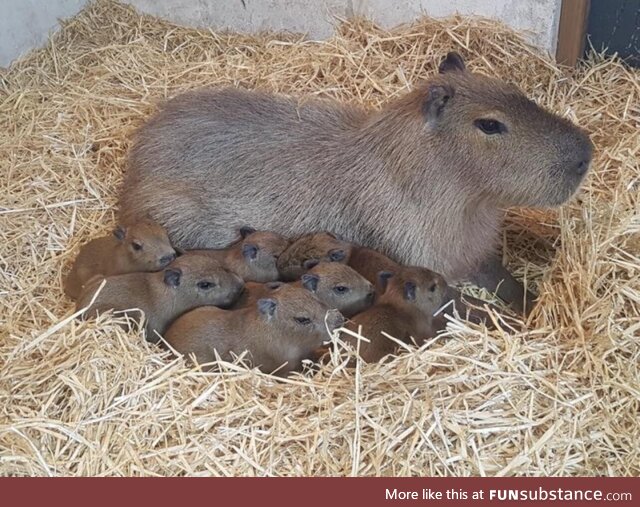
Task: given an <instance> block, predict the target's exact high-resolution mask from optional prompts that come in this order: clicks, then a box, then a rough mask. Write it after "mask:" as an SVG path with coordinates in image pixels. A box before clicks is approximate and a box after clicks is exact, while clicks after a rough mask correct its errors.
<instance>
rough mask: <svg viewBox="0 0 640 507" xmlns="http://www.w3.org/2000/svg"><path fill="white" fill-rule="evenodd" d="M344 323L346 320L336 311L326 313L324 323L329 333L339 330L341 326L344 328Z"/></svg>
mask: <svg viewBox="0 0 640 507" xmlns="http://www.w3.org/2000/svg"><path fill="white" fill-rule="evenodd" d="M345 322H346V319H345V318H344V316H343V315H342V314H341V313H340V312H339V311H338V310H329V311H328V312H327V317H326V323H327V327H328V328H329V331H331V332H332V333H333V332H334V331H335V330H336V329H340V328H341V327H342V326H344V323H345Z"/></svg>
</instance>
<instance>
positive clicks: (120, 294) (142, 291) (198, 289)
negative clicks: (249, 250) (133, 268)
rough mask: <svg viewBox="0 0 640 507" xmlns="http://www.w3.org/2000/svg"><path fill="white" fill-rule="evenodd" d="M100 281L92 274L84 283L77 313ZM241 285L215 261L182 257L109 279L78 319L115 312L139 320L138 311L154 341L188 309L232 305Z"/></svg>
mask: <svg viewBox="0 0 640 507" xmlns="http://www.w3.org/2000/svg"><path fill="white" fill-rule="evenodd" d="M103 279H104V278H103V277H101V276H95V277H93V278H92V279H91V280H89V282H87V284H86V286H85V288H84V289H83V291H82V293H81V294H80V297H79V298H78V302H77V305H76V309H77V310H80V309H82V308H84V307H86V306H89V304H90V303H91V300H92V299H93V297H94V294H95V293H96V290H97V289H98V288H99V287H100V285H101V283H102V281H103ZM243 285H244V284H243V282H242V280H241V279H240V277H239V276H238V275H236V274H235V273H232V272H231V271H229V270H227V269H226V268H224V267H223V266H222V265H220V263H219V262H218V261H216V260H215V259H211V258H209V257H207V256H202V255H197V254H186V255H182V256H180V257H178V258H177V259H176V260H175V261H174V262H172V263H171V264H170V265H169V267H167V268H166V269H165V270H164V271H160V272H156V273H128V274H124V275H115V276H110V277H107V278H106V284H105V286H104V287H103V289H102V291H100V293H99V294H98V296H97V298H96V300H95V302H94V303H93V304H92V305H91V306H90V307H89V308H88V309H87V311H86V312H85V313H84V314H83V316H82V317H83V318H87V317H92V316H95V315H96V314H98V313H104V312H106V311H109V310H116V311H122V312H124V313H126V314H127V315H129V316H130V317H132V318H133V319H134V320H136V321H139V319H140V311H139V310H142V312H144V314H145V317H146V327H145V330H146V336H147V340H149V341H152V342H157V341H158V340H159V338H158V336H157V335H156V334H155V332H154V331H156V332H157V333H159V334H161V335H162V334H163V333H164V331H165V330H166V328H167V326H168V325H169V323H171V322H172V321H173V320H174V319H175V318H177V317H178V316H179V315H181V314H183V313H185V312H187V311H189V310H192V309H194V308H197V307H199V306H203V305H217V306H223V307H229V306H231V305H232V304H233V302H234V301H235V300H236V299H237V298H238V296H239V295H240V292H241V291H242V287H243ZM134 309H137V310H134ZM125 310H132V311H126V312H125Z"/></svg>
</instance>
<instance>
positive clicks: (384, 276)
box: [377, 271, 393, 292]
mask: <svg viewBox="0 0 640 507" xmlns="http://www.w3.org/2000/svg"><path fill="white" fill-rule="evenodd" d="M392 276H393V273H392V272H391V271H379V272H378V276H377V279H378V286H379V287H380V290H381V291H382V292H384V291H385V290H387V282H389V278H391V277H392Z"/></svg>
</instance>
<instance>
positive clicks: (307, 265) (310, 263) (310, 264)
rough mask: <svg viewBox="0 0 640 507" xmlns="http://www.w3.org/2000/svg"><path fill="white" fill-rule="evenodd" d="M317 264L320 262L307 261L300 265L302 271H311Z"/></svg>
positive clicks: (314, 260)
mask: <svg viewBox="0 0 640 507" xmlns="http://www.w3.org/2000/svg"><path fill="white" fill-rule="evenodd" d="M318 264H320V261H319V260H318V259H307V260H306V261H304V262H303V263H302V267H303V268H304V269H311V268H315V267H316V266H317V265H318Z"/></svg>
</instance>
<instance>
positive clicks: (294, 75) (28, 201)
mask: <svg viewBox="0 0 640 507" xmlns="http://www.w3.org/2000/svg"><path fill="white" fill-rule="evenodd" d="M451 49H457V50H458V51H460V52H461V53H462V54H463V55H464V56H465V57H466V59H467V62H468V65H469V66H470V67H471V68H472V69H473V70H475V71H479V72H484V73H489V74H492V75H497V76H501V77H503V78H505V79H509V80H512V81H514V82H516V83H517V84H519V85H520V86H521V87H522V88H523V89H524V90H525V91H526V92H527V93H528V94H529V95H531V96H532V97H533V98H535V100H537V101H538V102H539V103H541V104H543V105H545V106H548V107H550V108H552V109H553V110H555V111H557V112H559V113H560V114H563V115H565V116H567V117H569V118H572V119H573V120H575V121H577V122H578V123H579V124H581V125H582V126H584V127H585V128H587V129H588V130H589V131H590V132H591V134H592V138H593V140H594V142H595V144H596V147H597V152H596V153H597V154H596V159H595V163H594V171H593V172H592V174H591V175H590V176H589V178H588V181H587V182H586V184H585V186H584V188H583V190H582V191H581V193H580V195H579V196H578V197H577V198H576V199H574V200H573V201H572V202H571V203H570V204H568V205H566V206H565V207H563V208H562V209H561V210H559V211H525V210H512V211H511V212H510V215H509V219H508V222H507V227H506V229H505V234H504V246H505V249H504V250H505V251H504V255H505V258H506V260H507V261H508V263H509V265H510V266H511V268H512V269H513V270H514V271H515V272H516V274H517V275H518V276H520V277H522V278H525V279H526V280H527V282H528V283H530V284H533V285H534V286H535V287H537V288H538V290H539V292H540V295H541V296H540V304H539V306H538V307H537V309H536V311H535V312H534V314H533V315H532V316H531V317H530V318H529V320H528V321H527V322H516V323H513V322H506V321H502V320H500V319H499V318H496V319H497V320H496V322H497V324H498V329H497V330H494V331H488V330H487V329H485V328H484V327H481V326H480V327H478V326H470V325H467V324H466V323H464V322H460V321H454V322H452V323H451V324H450V325H449V328H448V332H447V333H446V334H445V335H443V336H441V337H439V338H437V339H434V340H432V341H431V342H429V343H428V344H426V345H424V346H423V347H422V348H420V349H412V350H410V351H407V352H406V353H403V354H400V355H399V357H398V358H396V359H393V360H390V361H387V362H385V363H383V364H376V365H362V364H360V365H359V366H358V367H357V368H356V369H355V370H351V369H348V368H346V367H345V366H344V362H343V361H342V360H341V356H340V355H338V354H334V356H333V357H332V361H331V362H330V364H327V365H325V366H323V368H322V369H321V371H320V372H319V373H318V374H317V375H315V376H311V375H306V376H305V375H299V376H294V377H292V378H290V379H288V380H284V381H279V380H276V379H274V378H272V377H269V376H267V375H263V374H260V373H258V372H256V371H251V370H247V369H246V368H244V367H243V366H242V365H240V364H226V365H223V371H222V372H220V373H202V372H199V371H197V370H194V369H191V368H189V367H188V366H186V365H185V363H184V362H183V361H182V360H181V359H173V358H171V357H168V356H167V355H166V354H165V353H162V352H160V351H159V350H157V349H156V348H154V347H153V346H151V345H148V344H146V343H144V341H143V340H142V338H141V336H140V335H139V334H138V333H136V332H134V331H130V332H126V331H124V330H123V329H121V328H120V327H119V326H117V325H116V323H115V322H116V321H115V320H114V319H113V318H111V317H109V316H105V317H103V318H101V319H100V320H99V321H98V322H86V323H82V322H77V321H76V320H74V319H73V318H72V317H71V315H72V311H73V310H72V309H73V305H72V303H71V302H70V301H68V300H66V299H65V298H64V297H63V295H62V290H61V284H62V277H63V275H64V274H65V273H66V272H67V270H68V268H69V262H70V261H71V260H72V258H73V257H74V255H75V254H76V253H77V249H78V247H79V245H81V244H82V243H83V242H85V241H86V240H88V239H89V238H91V237H93V236H95V235H98V234H104V233H105V232H107V231H108V230H109V229H110V227H112V226H113V224H114V205H115V202H116V195H117V189H118V185H119V183H120V181H121V177H122V169H123V164H124V159H125V154H126V151H127V148H128V146H129V140H130V136H131V133H132V131H133V130H134V129H135V127H137V126H138V125H140V124H141V123H142V122H143V121H144V120H145V118H146V117H148V115H149V114H150V113H151V112H152V111H153V109H154V107H155V104H156V103H157V101H158V100H159V99H162V98H164V97H168V96H172V95H174V94H177V93H179V92H181V91H184V90H186V89H189V88H195V87H200V86H205V85H214V86H215V85H237V86H243V87H249V88H254V87H259V88H264V89H268V90H273V91H278V92H283V93H291V94H313V95H320V96H330V97H335V98H338V99H341V100H345V101H353V102H356V103H363V104H366V105H369V106H373V107H375V106H378V105H379V104H381V103H382V102H383V101H385V100H387V99H389V98H392V97H395V96H397V95H398V94H401V93H403V92H404V91H405V90H406V89H407V88H408V87H409V86H410V85H411V84H413V83H415V82H416V81H418V80H420V79H422V78H424V77H426V76H428V75H430V74H431V73H433V72H434V69H435V66H436V62H437V61H439V59H440V58H441V57H442V55H444V54H445V53H446V51H448V50H451ZM0 79H1V81H0V167H1V168H2V190H1V192H2V193H1V195H2V198H1V202H0V205H1V209H0V233H1V235H2V237H1V241H0V280H1V282H0V285H1V291H2V293H1V297H0V305H1V313H0V325H1V335H0V336H1V340H0V347H1V348H0V474H3V475H174V474H177V475H180V474H193V475H209V474H215V475H319V474H322V475H351V474H353V475H514V474H518V475H522V474H526V475H578V474H587V475H591V474H604V475H638V474H639V473H640V417H639V415H640V380H639V379H640V372H639V364H640V258H639V256H640V234H639V233H640V214H639V201H638V195H639V190H640V180H639V178H640V168H639V166H638V156H639V155H640V136H639V135H638V132H639V128H640V110H639V104H640V73H639V72H638V70H633V69H630V68H627V67H625V66H624V65H623V64H622V63H621V62H619V61H618V60H616V59H604V58H601V57H599V56H597V55H594V56H593V57H592V58H591V59H590V60H589V61H588V62H586V63H585V64H583V65H581V66H580V67H579V68H578V69H577V70H575V71H568V70H566V69H565V70H562V69H559V68H557V67H556V66H555V64H554V63H552V61H551V60H550V59H548V58H547V57H545V56H541V55H539V54H538V53H536V51H534V50H533V49H531V48H530V47H529V46H528V45H527V44H526V43H525V42H523V40H522V38H521V37H520V36H519V35H517V34H515V33H513V32H511V31H510V30H508V29H506V28H505V27H504V26H502V25H499V24H496V23H493V22H489V21H483V20H470V19H450V20H446V21H434V20H430V19H423V20H419V21H417V22H416V23H415V24H412V25H411V26H404V27H400V28H398V29H395V30H393V31H385V30H381V29H379V28H376V27H375V26H373V25H372V24H370V23H368V22H365V21H358V22H344V23H341V24H340V26H339V28H338V32H337V34H336V36H335V37H334V38H332V39H331V40H328V41H326V42H311V41H306V40H304V39H303V38H302V37H298V36H295V35H287V34H284V35H283V34H264V35H259V36H243V35H237V34H227V33H214V32H210V31H198V30H194V29H187V28H181V27H177V26H174V25H171V24H169V23H167V22H164V21H160V20H157V19H154V18H150V17H147V16H141V15H139V14H137V13H136V12H134V11H133V10H132V9H130V8H129V7H124V6H122V5H120V4H117V3H113V2H110V1H101V2H98V3H97V4H93V5H91V6H89V7H88V8H87V9H86V10H85V11H83V12H82V13H80V14H79V15H78V16H77V17H75V18H74V19H72V20H70V21H68V22H66V23H65V26H64V28H63V29H62V30H61V31H60V32H59V33H58V34H56V35H55V36H54V37H52V38H51V40H50V42H49V43H48V45H47V46H46V47H45V48H43V49H41V50H38V51H34V52H32V53H30V54H29V55H27V56H26V57H25V58H23V59H21V60H20V61H17V62H16V63H14V64H13V65H12V66H11V67H10V68H9V69H7V70H5V71H3V72H2V74H1V75H0ZM342 357H344V356H342Z"/></svg>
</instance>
